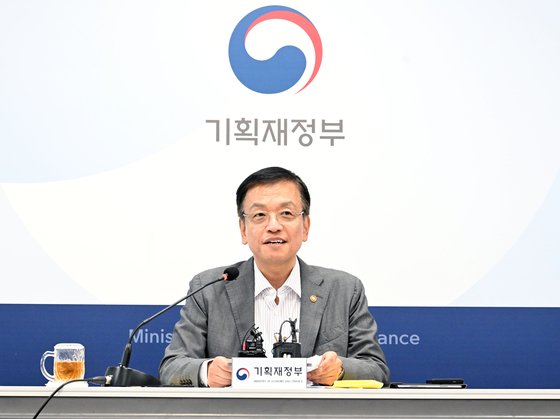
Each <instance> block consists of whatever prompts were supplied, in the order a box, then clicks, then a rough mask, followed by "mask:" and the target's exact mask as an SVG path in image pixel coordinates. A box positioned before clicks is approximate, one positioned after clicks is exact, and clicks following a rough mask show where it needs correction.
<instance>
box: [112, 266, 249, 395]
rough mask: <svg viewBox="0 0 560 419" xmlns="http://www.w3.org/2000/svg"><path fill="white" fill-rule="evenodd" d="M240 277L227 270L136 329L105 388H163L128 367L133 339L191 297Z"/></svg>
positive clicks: (229, 269) (232, 270)
mask: <svg viewBox="0 0 560 419" xmlns="http://www.w3.org/2000/svg"><path fill="white" fill-rule="evenodd" d="M238 276H239V270H238V269H237V268H233V267H230V268H227V269H226V270H225V272H224V274H223V275H222V276H221V277H220V278H218V279H216V280H215V281H212V282H209V283H208V284H206V285H204V286H203V287H200V288H199V289H197V290H195V291H193V292H191V293H190V294H188V295H186V296H185V297H183V298H181V299H180V300H177V301H176V302H174V303H173V304H171V305H170V306H168V307H166V308H164V309H163V310H161V311H160V312H159V313H157V314H154V315H153V316H152V317H150V318H149V319H146V320H144V321H143V322H142V323H140V324H139V325H138V326H136V329H134V331H133V332H132V333H131V334H130V338H129V339H128V343H127V344H126V346H125V347H124V351H123V356H122V360H121V363H120V364H119V366H118V367H109V368H107V371H106V372H105V376H106V377H107V383H106V384H105V386H106V387H107V386H115V387H161V381H160V380H159V378H156V377H154V376H153V375H150V374H146V373H145V372H142V371H138V370H134V369H132V368H129V367H128V365H129V364H130V356H131V355H132V339H133V338H134V335H135V334H136V332H138V330H139V329H140V328H141V327H142V326H144V325H145V324H146V323H149V322H151V321H152V320H153V319H155V318H156V317H158V316H159V315H161V314H163V313H165V312H166V311H168V310H171V309H172V308H173V307H175V306H176V305H177V304H179V303H180V302H181V301H183V300H186V299H187V298H189V297H191V296H192V295H194V294H196V293H197V292H199V291H202V290H203V289H204V288H206V287H207V286H209V285H212V284H215V283H216V282H220V281H223V280H229V281H233V280H235V279H237V277H238Z"/></svg>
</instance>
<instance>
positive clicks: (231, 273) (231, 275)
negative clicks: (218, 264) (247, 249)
mask: <svg viewBox="0 0 560 419" xmlns="http://www.w3.org/2000/svg"><path fill="white" fill-rule="evenodd" d="M224 275H226V276H227V278H226V280H227V281H234V280H236V279H237V277H238V276H239V269H237V268H236V267H235V266H230V267H229V268H227V269H226V270H225V271H224Z"/></svg>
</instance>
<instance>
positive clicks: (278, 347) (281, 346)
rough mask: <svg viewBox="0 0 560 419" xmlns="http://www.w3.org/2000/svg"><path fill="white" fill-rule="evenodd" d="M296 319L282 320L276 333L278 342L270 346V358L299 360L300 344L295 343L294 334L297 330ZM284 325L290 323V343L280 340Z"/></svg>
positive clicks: (295, 337)
mask: <svg viewBox="0 0 560 419" xmlns="http://www.w3.org/2000/svg"><path fill="white" fill-rule="evenodd" d="M296 322H297V319H295V320H292V319H288V320H284V321H283V322H282V324H281V325H280V331H279V332H278V333H277V335H278V342H276V343H275V344H274V345H272V356H273V357H274V358H301V344H300V343H299V342H298V341H297V335H296V333H297V332H299V330H297V329H296ZM285 323H290V327H291V329H292V330H291V333H292V341H291V342H287V338H284V339H282V326H284V324H285Z"/></svg>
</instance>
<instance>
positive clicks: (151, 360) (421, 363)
mask: <svg viewBox="0 0 560 419" xmlns="http://www.w3.org/2000/svg"><path fill="white" fill-rule="evenodd" d="M162 308H163V307H161V306H130V305H126V306H117V305H28V304H2V305H0V331H1V332H2V344H1V345H0V370H1V371H2V374H1V375H0V386H8V385H21V386H23V385H26V386H41V385H44V384H45V382H46V380H45V379H44V378H43V376H42V374H41V372H40V371H39V360H40V358H41V355H42V354H43V352H45V351H47V350H52V348H53V347H54V345H55V344H57V343H63V342H78V343H82V344H83V345H84V346H85V347H86V377H93V376H97V375H103V374H104V373H105V370H106V369H107V367H109V366H117V365H118V364H119V362H120V361H121V357H122V351H123V349H124V346H125V344H126V342H127V340H128V336H129V331H130V330H131V329H134V328H135V327H136V326H137V325H138V324H139V323H141V322H142V321H143V320H144V319H146V318H148V317H150V316H152V315H153V314H154V313H156V312H158V311H159V310H161V309H162ZM179 309H180V307H175V308H173V309H172V310H170V311H169V312H167V313H165V314H163V315H162V316H161V317H160V318H158V319H156V320H154V321H153V322H151V323H149V324H148V325H146V326H145V327H143V328H142V330H141V332H140V334H139V335H138V336H137V340H136V342H134V343H133V350H132V357H131V362H130V367H131V368H134V369H138V370H140V371H143V372H146V373H148V374H151V375H154V376H157V370H158V366H159V362H160V361H161V358H162V357H163V353H164V350H165V347H166V346H167V342H168V339H169V337H170V335H169V334H170V333H172V331H173V326H174V324H175V322H176V321H177V320H178V318H179ZM370 311H371V312H372V313H373V315H374V317H375V318H376V320H377V323H378V325H379V337H380V341H382V342H383V345H382V348H383V350H384V352H385V355H386V357H387V361H388V363H389V367H390V368H391V376H392V381H403V382H424V381H425V380H427V379H431V378H464V379H465V380H466V382H467V384H468V385H469V388H543V389H545V388H560V374H559V373H558V372H559V371H560V356H559V355H558V348H560V333H559V327H558V325H559V324H560V309H558V308H484V307H483V308H466V307H370ZM162 338H163V339H162ZM162 340H163V342H162ZM48 368H49V369H52V364H50V365H48Z"/></svg>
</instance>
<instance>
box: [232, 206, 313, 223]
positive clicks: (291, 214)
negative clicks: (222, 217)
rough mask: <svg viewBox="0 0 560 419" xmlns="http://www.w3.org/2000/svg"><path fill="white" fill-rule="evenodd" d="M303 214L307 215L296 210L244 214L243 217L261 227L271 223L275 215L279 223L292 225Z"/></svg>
mask: <svg viewBox="0 0 560 419" xmlns="http://www.w3.org/2000/svg"><path fill="white" fill-rule="evenodd" d="M302 214H305V211H302V212H296V211H294V210H289V209H285V210H282V211H278V212H268V211H253V212H250V213H249V214H245V213H243V217H245V218H247V219H248V220H249V221H251V223H253V224H256V225H260V224H265V223H268V222H269V221H270V217H271V216H273V215H274V216H275V217H276V220H277V221H278V222H279V223H291V222H292V221H294V220H295V219H296V218H297V216H298V215H302Z"/></svg>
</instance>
